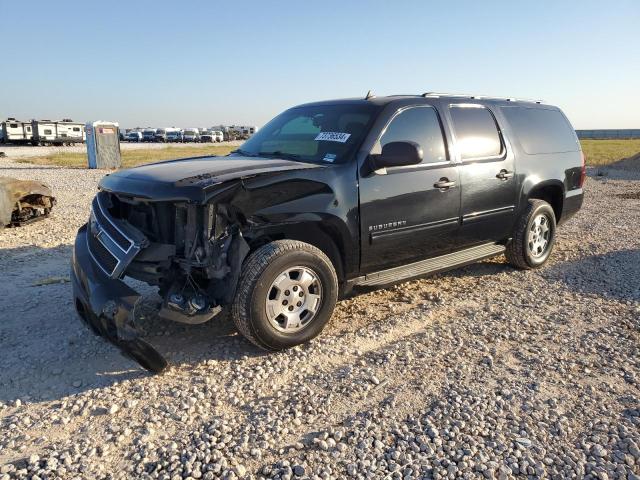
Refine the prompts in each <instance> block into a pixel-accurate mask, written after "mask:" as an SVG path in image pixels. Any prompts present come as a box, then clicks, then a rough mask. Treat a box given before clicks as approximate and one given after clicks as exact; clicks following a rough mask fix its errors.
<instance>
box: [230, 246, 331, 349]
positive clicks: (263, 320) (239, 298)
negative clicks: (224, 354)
mask: <svg viewBox="0 0 640 480" xmlns="http://www.w3.org/2000/svg"><path fill="white" fill-rule="evenodd" d="M294 266H301V267H306V268H310V269H312V270H313V272H314V273H316V275H317V278H318V281H319V282H320V284H321V289H322V290H321V291H322V295H321V299H320V306H319V308H318V310H317V313H316V314H315V316H314V317H313V318H312V319H311V320H310V321H309V323H308V324H307V325H305V326H303V327H302V328H301V329H300V330H297V331H294V332H283V331H280V330H278V329H277V328H275V327H274V325H273V324H272V323H271V321H270V320H269V318H268V317H267V312H266V306H265V301H266V299H267V297H268V295H269V291H270V289H271V285H272V282H273V281H274V280H275V279H276V277H277V276H278V275H280V274H281V273H282V272H284V271H286V270H287V269H288V268H292V267H294ZM337 299H338V278H337V276H336V271H335V269H334V267H333V265H332V263H331V261H330V260H329V258H327V256H326V255H325V254H324V253H323V252H322V251H321V250H319V249H318V248H316V247H314V246H313V245H309V244H308V243H304V242H299V241H295V240H277V241H275V242H271V243H268V244H266V245H264V246H262V247H260V248H258V249H257V250H256V251H255V252H253V253H252V254H251V255H249V257H248V258H247V259H246V260H245V262H244V265H243V268H242V273H241V276H240V280H239V281H238V286H237V289H236V294H235V298H234V301H233V305H232V309H231V315H232V318H233V322H234V324H235V326H236V328H237V329H238V331H239V332H240V333H241V334H242V335H243V336H244V337H245V338H247V340H249V341H250V342H251V343H253V344H254V345H256V346H258V347H260V348H262V349H264V350H269V351H277V350H284V349H287V348H290V347H294V346H296V345H300V344H301V343H305V342H308V341H309V340H311V339H313V338H315V337H316V336H318V335H319V334H320V332H322V329H323V328H324V327H325V325H326V324H327V323H328V322H329V319H330V318H331V314H332V313H333V309H334V307H335V305H336V301H337Z"/></svg>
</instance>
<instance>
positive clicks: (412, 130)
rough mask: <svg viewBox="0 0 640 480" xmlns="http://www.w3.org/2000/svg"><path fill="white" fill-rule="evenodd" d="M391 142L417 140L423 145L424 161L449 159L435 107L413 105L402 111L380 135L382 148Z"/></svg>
mask: <svg viewBox="0 0 640 480" xmlns="http://www.w3.org/2000/svg"><path fill="white" fill-rule="evenodd" d="M391 142H415V143H417V144H418V145H420V147H422V152H423V159H422V163H423V164H425V163H439V162H444V161H446V160H447V154H446V149H445V145H444V137H443V136H442V128H441V126H440V119H439V118H438V113H437V112H436V110H435V108H433V107H413V108H408V109H406V110H403V111H401V112H400V113H399V114H398V115H396V116H395V117H394V118H393V120H391V123H390V124H389V125H388V126H387V128H386V130H385V132H384V133H383V134H382V136H381V137H380V149H382V147H384V146H385V145H386V144H387V143H391Z"/></svg>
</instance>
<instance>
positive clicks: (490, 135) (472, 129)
mask: <svg viewBox="0 0 640 480" xmlns="http://www.w3.org/2000/svg"><path fill="white" fill-rule="evenodd" d="M451 118H452V119H453V128H454V131H455V134H456V145H457V147H458V151H459V152H460V158H461V159H462V160H469V159H478V158H488V157H497V156H499V155H500V154H501V153H502V141H501V140H500V133H499V132H498V126H497V125H496V121H495V119H494V118H493V114H492V113H491V112H490V111H489V110H488V109H487V108H485V107H483V106H481V105H475V104H474V105H451Z"/></svg>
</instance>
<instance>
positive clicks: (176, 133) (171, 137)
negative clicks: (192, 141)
mask: <svg viewBox="0 0 640 480" xmlns="http://www.w3.org/2000/svg"><path fill="white" fill-rule="evenodd" d="M183 138H184V137H183V133H182V130H180V129H174V130H169V131H167V142H168V143H182V140H183Z"/></svg>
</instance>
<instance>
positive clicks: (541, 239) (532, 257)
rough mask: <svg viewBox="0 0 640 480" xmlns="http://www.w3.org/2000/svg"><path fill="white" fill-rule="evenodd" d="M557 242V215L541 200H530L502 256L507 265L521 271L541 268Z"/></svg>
mask: <svg viewBox="0 0 640 480" xmlns="http://www.w3.org/2000/svg"><path fill="white" fill-rule="evenodd" d="M555 240H556V216H555V213H554V211H553V208H551V205H549V204H548V203H547V202H545V201H544V200H538V199H531V200H529V205H528V206H527V209H526V210H525V212H524V213H523V214H522V216H521V217H520V219H519V220H518V223H517V224H516V227H515V230H514V233H513V238H512V239H511V241H510V242H509V244H508V245H507V250H506V251H505V255H506V257H507V260H508V261H509V263H510V264H511V265H513V266H515V267H518V268H522V269H532V268H539V267H541V266H542V265H544V264H545V263H546V262H547V260H548V259H549V256H550V255H551V251H552V250H553V245H554V243H555Z"/></svg>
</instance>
